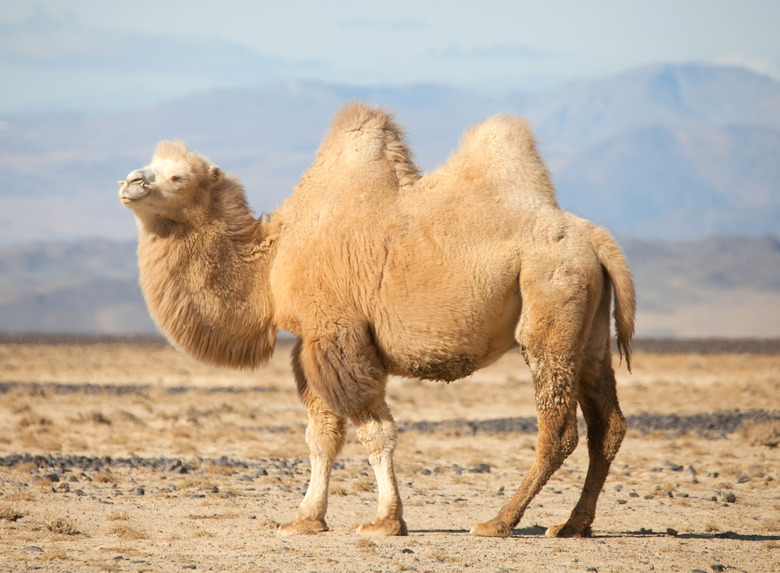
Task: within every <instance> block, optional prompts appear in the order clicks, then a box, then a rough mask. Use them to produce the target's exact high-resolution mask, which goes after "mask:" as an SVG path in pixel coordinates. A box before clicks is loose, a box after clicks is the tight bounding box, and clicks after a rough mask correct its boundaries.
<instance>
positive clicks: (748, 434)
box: [744, 420, 780, 448]
mask: <svg viewBox="0 0 780 573" xmlns="http://www.w3.org/2000/svg"><path fill="white" fill-rule="evenodd" d="M744 435H745V438H746V439H747V440H748V442H749V443H750V444H751V445H753V446H765V447H767V448H776V447H778V445H780V420H771V421H766V422H750V423H749V424H747V425H746V426H745V429H744Z"/></svg>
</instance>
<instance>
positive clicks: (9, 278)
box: [0, 237, 780, 338]
mask: <svg viewBox="0 0 780 573" xmlns="http://www.w3.org/2000/svg"><path fill="white" fill-rule="evenodd" d="M621 242H622V244H623V247H624V249H625V252H626V255H627V257H628V259H629V262H630V264H631V266H632V270H633V272H634V276H635V281H636V287H637V293H638V303H639V313H638V321H637V333H638V335H640V336H662V337H719V338H735V337H780V237H763V238H747V237H742V238H740V237H726V238H724V237H720V238H711V239H707V240H700V241H687V242H676V243H659V242H645V241H637V240H623V241H621ZM135 248H136V243H135V241H119V242H118V241H110V240H105V239H95V240H84V241H76V242H66V243H63V242H50V243H31V244H27V245H22V246H15V247H7V248H0V332H14V333H21V332H36V333H51V332H56V333H93V334H94V333H98V334H117V333H151V332H155V331H156V329H155V327H154V325H153V323H152V321H151V319H150V318H149V315H148V313H147V311H146V307H145V305H144V302H143V299H142V296H141V292H140V289H139V287H138V285H137V280H138V279H137V277H138V271H137V265H136V256H135Z"/></svg>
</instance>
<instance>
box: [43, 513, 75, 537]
mask: <svg viewBox="0 0 780 573" xmlns="http://www.w3.org/2000/svg"><path fill="white" fill-rule="evenodd" d="M43 525H44V526H46V529H48V530H49V531H51V532H52V533H57V534H60V535H78V534H79V533H80V531H79V530H78V529H77V527H76V523H75V522H74V521H73V520H72V519H70V518H69V517H55V518H53V519H50V520H48V521H45V522H44V523H43Z"/></svg>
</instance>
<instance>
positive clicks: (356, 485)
mask: <svg viewBox="0 0 780 573" xmlns="http://www.w3.org/2000/svg"><path fill="white" fill-rule="evenodd" d="M352 489H354V490H355V491H358V492H367V493H373V492H374V482H373V481H371V480H370V479H369V478H367V477H362V478H358V479H356V480H355V481H353V482H352Z"/></svg>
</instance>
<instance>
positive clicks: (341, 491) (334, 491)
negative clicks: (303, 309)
mask: <svg viewBox="0 0 780 573" xmlns="http://www.w3.org/2000/svg"><path fill="white" fill-rule="evenodd" d="M330 494H331V495H340V496H345V495H349V491H347V488H345V487H341V486H336V487H331V488H330Z"/></svg>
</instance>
